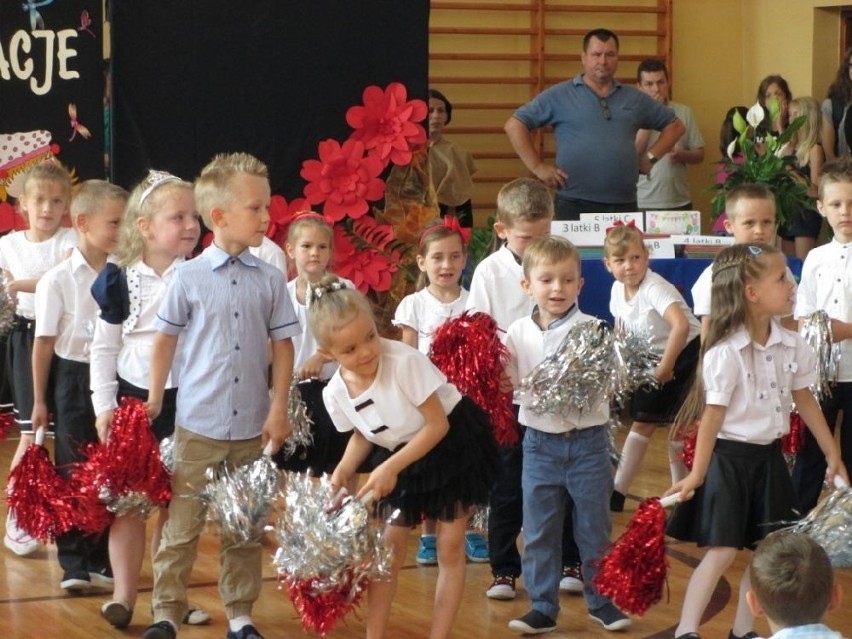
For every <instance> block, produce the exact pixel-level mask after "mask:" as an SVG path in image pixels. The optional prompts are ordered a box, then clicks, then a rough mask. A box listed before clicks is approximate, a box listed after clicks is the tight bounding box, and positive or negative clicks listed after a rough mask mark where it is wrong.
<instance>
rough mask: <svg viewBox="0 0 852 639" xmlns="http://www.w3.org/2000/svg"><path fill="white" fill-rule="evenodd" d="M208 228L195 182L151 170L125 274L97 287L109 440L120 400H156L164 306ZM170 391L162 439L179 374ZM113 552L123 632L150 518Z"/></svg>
mask: <svg viewBox="0 0 852 639" xmlns="http://www.w3.org/2000/svg"><path fill="white" fill-rule="evenodd" d="M200 231H201V229H200V226H199V223H198V212H197V211H196V210H195V199H194V197H193V195H192V184H190V183H188V182H184V181H183V180H181V179H180V178H178V177H175V176H174V175H170V174H168V173H164V172H161V171H150V172H149V174H148V177H147V178H146V179H145V180H143V181H142V182H140V183H139V184H138V185H137V186H136V188H135V189H134V190H133V193H132V194H131V195H130V199H129V201H128V205H127V212H126V214H125V218H124V223H123V225H122V229H121V235H120V238H119V250H118V255H119V261H118V264H119V266H121V267H122V269H123V270H121V271H120V270H119V269H118V268H117V267H115V266H108V267H107V268H105V269H104V270H103V271H101V273H100V275H99V276H98V279H97V280H96V281H95V285H94V286H93V287H92V294H93V295H94V296H95V299H96V301H97V302H98V304H99V305H100V306H101V315H100V318H99V319H98V320H97V323H96V324H95V335H94V339H93V340H92V351H91V358H90V359H91V388H92V404H93V406H94V410H95V415H97V420H96V422H95V425H96V427H97V431H98V437H99V438H100V440H101V441H102V442H105V441H106V440H107V437H108V436H109V432H110V431H109V429H110V425H111V422H112V418H113V413H114V412H115V409H116V408H117V407H118V401H119V399H120V398H122V397H136V398H138V399H141V400H143V401H144V400H146V399H148V391H147V386H148V367H149V362H150V353H151V343H152V341H153V338H154V334H155V330H154V319H155V317H156V313H157V308H158V307H159V305H160V301H161V300H162V298H163V295H164V294H165V291H166V286H167V285H168V283H169V281H170V280H171V278H172V275H173V273H174V269H175V267H177V265H178V264H180V263H182V262H183V261H184V257H185V256H186V255H189V254H190V253H191V252H192V250H193V249H194V248H195V245H196V243H197V242H198V236H199V234H200ZM122 280H123V282H122ZM122 289H123V291H124V292H123V293H122V292H121V291H122ZM128 290H132V291H133V294H132V295H131V294H129V293H128V292H127V291H128ZM122 306H124V308H127V309H129V311H128V314H126V315H125V314H124V313H118V314H116V313H115V312H110V310H111V309H116V308H121V307H122ZM178 348H180V344H179V345H178ZM166 388H167V390H166V391H165V394H164V409H163V411H162V412H161V413H160V415H159V416H158V417H157V419H155V420H154V421H153V423H152V424H151V428H152V429H153V431H154V435H155V436H156V438H157V440H158V441H160V440H162V439H163V438H165V437H171V435H172V433H173V431H174V428H175V396H176V394H177V387H176V384H175V381H174V376H173V375H171V374H170V375H169V379H168V380H167V381H166ZM166 514H167V511H166V510H165V509H163V510H161V511H160V514H159V519H158V521H157V524H156V526H155V527H154V532H153V535H152V537H151V556H152V557H153V555H154V553H155V552H156V550H157V548H158V546H159V545H160V536H161V532H162V529H163V524H164V523H165V521H166ZM109 554H110V563H111V565H112V569H113V573H114V575H115V586H114V590H113V596H112V599H111V600H110V601H108V602H106V603H105V604H104V605H103V606H102V607H101V614H102V615H103V617H104V619H106V620H107V621H108V622H109V623H111V624H112V625H113V626H115V627H116V628H125V627H127V625H128V624H129V623H130V620H131V618H132V616H133V607H134V605H135V604H136V595H137V592H138V588H139V572H140V570H141V569H142V559H143V556H144V554H145V521H144V520H142V519H139V518H138V517H134V516H120V517H116V518H115V520H114V521H113V523H112V525H111V526H110V534H109ZM209 620H210V616H209V615H208V614H207V613H206V612H205V611H203V610H199V609H194V610H190V613H188V614H187V616H186V617H185V618H184V621H185V622H187V623H196V624H197V623H199V622H202V623H203V622H207V621H209Z"/></svg>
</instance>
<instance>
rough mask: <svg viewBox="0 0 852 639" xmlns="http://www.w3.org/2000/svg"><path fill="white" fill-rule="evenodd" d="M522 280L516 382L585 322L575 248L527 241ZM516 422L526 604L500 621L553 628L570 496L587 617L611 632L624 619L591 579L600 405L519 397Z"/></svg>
mask: <svg viewBox="0 0 852 639" xmlns="http://www.w3.org/2000/svg"><path fill="white" fill-rule="evenodd" d="M523 270H524V280H523V287H524V290H525V291H526V293H527V294H528V295H529V296H530V297H531V298H532V299H533V301H534V302H535V309H534V310H533V311H532V313H531V315H530V316H528V317H525V318H522V319H519V320H516V321H515V322H513V323H512V325H511V326H510V327H509V332H508V335H507V336H506V347H507V348H508V350H509V355H510V360H509V365H508V366H507V372H508V374H509V378H510V379H511V380H512V383H513V384H514V385H516V386H517V384H518V383H519V381H520V380H521V379H523V378H524V377H525V376H526V375H527V374H529V373H530V372H531V371H532V370H533V369H534V368H535V367H536V366H538V365H539V364H540V363H541V362H542V361H543V360H544V359H545V358H546V357H548V356H549V355H551V354H552V353H553V352H554V351H555V350H556V349H557V348H558V346H559V345H560V343H561V342H562V341H563V340H564V338H565V335H566V333H567V332H568V331H569V329H570V328H571V327H573V326H576V325H577V324H579V323H580V322H586V321H589V320H593V319H594V318H593V317H591V316H590V315H586V314H585V313H582V312H580V309H579V308H578V307H577V297H578V295H579V294H580V289H581V288H582V286H583V278H582V277H581V276H580V255H579V253H578V252H577V249H576V248H574V245H573V244H571V242H569V241H568V240H566V239H564V238H560V237H553V236H550V237H542V238H539V239H536V240H535V241H533V242H532V243H531V244H530V245H529V247H528V248H527V250H526V252H525V253H524V262H523ZM519 420H520V423H521V424H522V425H523V426H525V427H526V432H525V434H524V441H523V449H524V455H523V470H522V473H523V499H524V557H523V568H524V584H525V586H526V589H527V592H529V593H530V599H531V600H532V609H531V610H530V611H529V612H528V613H527V614H525V615H524V616H523V617H520V618H519V619H513V620H512V621H510V622H509V629H510V630H512V631H514V632H517V633H519V634H540V633H544V632H550V631H552V630H555V629H556V615H557V613H558V612H559V575H558V573H557V572H556V571H554V570H553V566H554V565H559V564H558V562H559V561H560V560H561V559H562V556H561V554H562V553H561V538H562V528H563V524H564V521H565V512H566V510H567V508H566V506H567V503H568V501H569V500H570V501H572V502H573V504H574V527H575V530H574V538H575V539H576V540H577V545H578V546H579V549H580V556H581V558H582V560H583V576H584V578H585V583H586V586H585V597H586V604H587V605H588V608H589V617H590V618H592V619H594V620H595V621H597V622H599V623H600V624H601V625H603V627H604V628H606V629H607V630H620V629H622V628H626V627H627V626H629V625H630V620H629V619H628V618H627V617H626V616H625V615H624V614H623V613H622V612H621V611H620V610H618V608H616V607H615V606H613V605H612V602H611V601H610V600H609V599H607V598H606V597H603V596H601V595H600V594H598V593H597V592H596V591H595V590H594V588H593V587H592V585H591V584H592V579H593V578H594V576H595V573H596V572H597V562H598V561H599V560H600V559H601V557H603V553H604V551H605V549H606V547H607V545H608V544H609V536H610V533H611V532H612V521H611V520H610V515H609V510H608V507H607V506H608V504H607V502H608V500H609V497H610V495H611V494H612V471H611V466H610V461H609V452H608V445H607V427H606V423H607V421H609V408H608V407H606V406H605V407H602V408H597V409H593V410H590V411H587V412H585V413H583V414H580V413H579V412H578V413H576V414H575V415H572V416H571V417H570V418H568V419H566V418H563V417H554V416H552V415H547V414H542V415H538V414H535V413H533V412H532V411H530V410H528V409H527V408H526V407H525V406H524V405H523V404H522V405H521V411H520V416H519Z"/></svg>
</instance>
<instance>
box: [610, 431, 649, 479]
mask: <svg viewBox="0 0 852 639" xmlns="http://www.w3.org/2000/svg"><path fill="white" fill-rule="evenodd" d="M649 441H651V438H650V437H645V435H640V434H639V433H637V432H634V431H630V432H629V433H628V434H627V439H625V440H624V448H622V449H621V461H620V462H619V463H618V471H616V473H615V489H616V490H617V491H618V492H620V493H621V494H622V495H626V494H627V490H628V489H629V488H630V484H632V483H633V478H634V477H635V476H636V473H637V472H639V467H640V466H641V465H642V460H643V459H644V458H645V451H647V450H648V442H649Z"/></svg>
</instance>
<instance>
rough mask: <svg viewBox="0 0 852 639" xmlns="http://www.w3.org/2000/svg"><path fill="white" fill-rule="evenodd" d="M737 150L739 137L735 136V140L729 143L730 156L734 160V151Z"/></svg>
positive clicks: (728, 151)
mask: <svg viewBox="0 0 852 639" xmlns="http://www.w3.org/2000/svg"><path fill="white" fill-rule="evenodd" d="M736 150H737V139H736V138H734V139H733V140H731V143H730V144H729V145H728V150H727V153H728V157H729V158H731V159H732V160H733V159H734V151H736Z"/></svg>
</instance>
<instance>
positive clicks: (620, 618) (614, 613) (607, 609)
mask: <svg viewBox="0 0 852 639" xmlns="http://www.w3.org/2000/svg"><path fill="white" fill-rule="evenodd" d="M589 618H590V619H594V620H595V621H597V622H598V623H599V624H600V625H602V626H603V627H604V628H605V629H606V630H623V629H624V628H627V627H628V626H630V619H629V618H628V617H627V615H625V614H624V613H623V612H621V611H620V610H619V609H618V608H616V607H615V606H613V605H612V604H611V603H607V604H604V605H603V606H601V607H600V608H595V609H594V610H589Z"/></svg>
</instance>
